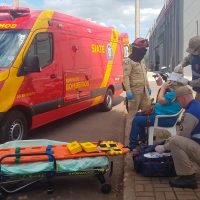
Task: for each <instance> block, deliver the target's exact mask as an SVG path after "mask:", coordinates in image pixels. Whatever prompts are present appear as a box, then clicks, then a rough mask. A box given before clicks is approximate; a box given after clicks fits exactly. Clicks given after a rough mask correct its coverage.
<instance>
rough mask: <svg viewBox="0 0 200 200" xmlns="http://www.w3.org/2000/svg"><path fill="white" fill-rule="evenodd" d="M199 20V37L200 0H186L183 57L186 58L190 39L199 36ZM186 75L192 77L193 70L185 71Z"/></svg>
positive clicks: (187, 69)
mask: <svg viewBox="0 0 200 200" xmlns="http://www.w3.org/2000/svg"><path fill="white" fill-rule="evenodd" d="M197 20H198V21H199V35H200V0H184V10H183V30H184V31H183V38H184V39H183V55H184V56H186V55H187V52H186V51H185V50H186V48H187V46H188V42H189V39H190V38H191V37H193V36H195V35H197ZM184 74H185V76H187V77H190V76H191V68H190V67H187V68H186V69H184Z"/></svg>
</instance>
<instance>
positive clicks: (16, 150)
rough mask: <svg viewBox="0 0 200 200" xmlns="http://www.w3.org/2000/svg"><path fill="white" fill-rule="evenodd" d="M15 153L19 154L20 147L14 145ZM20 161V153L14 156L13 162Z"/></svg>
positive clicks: (17, 162)
mask: <svg viewBox="0 0 200 200" xmlns="http://www.w3.org/2000/svg"><path fill="white" fill-rule="evenodd" d="M15 154H20V147H16V149H15ZM19 162H20V155H18V156H16V158H15V164H19Z"/></svg>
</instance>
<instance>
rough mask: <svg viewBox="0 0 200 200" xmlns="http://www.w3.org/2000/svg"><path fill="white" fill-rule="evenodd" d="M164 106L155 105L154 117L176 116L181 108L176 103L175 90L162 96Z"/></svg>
mask: <svg viewBox="0 0 200 200" xmlns="http://www.w3.org/2000/svg"><path fill="white" fill-rule="evenodd" d="M164 98H165V100H166V102H167V103H166V104H160V103H156V104H155V107H154V113H155V115H173V114H177V113H178V112H179V111H180V110H181V109H182V108H181V106H180V105H179V103H178V102H177V101H176V90H173V91H170V92H167V93H166V94H165V95H164Z"/></svg>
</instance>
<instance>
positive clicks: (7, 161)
mask: <svg viewBox="0 0 200 200" xmlns="http://www.w3.org/2000/svg"><path fill="white" fill-rule="evenodd" d="M94 144H95V143H94ZM107 144H108V145H107ZM87 145H88V144H87ZM39 146H40V147H44V146H46V147H47V148H46V149H45V151H44V149H43V151H35V149H38V147H39ZM49 146H51V147H58V146H59V147H64V146H65V147H66V142H65V143H64V142H59V141H53V140H24V141H23V140H22V141H12V142H7V143H5V144H2V145H0V199H1V196H3V195H4V194H5V193H8V194H9V193H15V192H18V191H20V190H22V189H25V188H26V187H29V186H31V185H32V184H35V183H37V182H39V181H41V180H44V179H46V180H47V192H48V193H51V192H53V187H52V179H53V178H54V177H59V176H72V175H94V176H96V177H97V178H98V180H99V181H100V183H101V191H102V192H103V193H109V192H110V191H111V185H110V184H109V183H107V182H106V180H105V177H104V175H105V174H106V173H109V176H111V175H112V168H113V162H112V161H110V159H109V157H108V155H115V154H124V153H127V152H128V149H126V148H122V146H119V147H120V148H119V147H118V146H117V147H116V146H115V145H114V144H113V143H112V142H106V143H101V145H100V146H101V148H100V149H98V150H99V152H96V150H94V149H93V150H91V148H86V149H85V150H86V151H92V152H85V153H83V152H80V150H79V151H78V152H76V153H74V150H76V148H74V149H73V151H72V152H71V153H72V156H71V157H70V156H69V157H68V158H67V159H66V158H65V159H64V158H63V156H59V153H57V154H56V151H53V150H55V148H51V149H48V148H49ZM72 146H73V145H72ZM83 146H84V145H83ZM100 146H99V147H100ZM108 146H109V147H108ZM14 149H15V152H13V150H14ZM16 149H17V150H16ZM20 149H21V151H19V150H20ZM27 149H29V150H30V149H34V151H27ZM41 149H42V148H40V150H41ZM113 149H115V150H116V152H118V153H116V152H115V151H113ZM22 150H24V152H23V151H22ZM68 150H69V149H68ZM5 152H7V154H6V153H5ZM52 152H53V153H52ZM54 153H55V154H54ZM68 153H69V152H68ZM98 153H99V154H98ZM78 155H79V156H78ZM87 155H88V156H87ZM90 155H92V156H90ZM27 158H29V159H27ZM34 158H37V159H34ZM30 160H32V162H30ZM13 186H15V187H13Z"/></svg>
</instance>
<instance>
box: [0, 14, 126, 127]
mask: <svg viewBox="0 0 200 200" xmlns="http://www.w3.org/2000/svg"><path fill="white" fill-rule="evenodd" d="M41 13H42V11H30V15H28V16H25V17H19V18H16V19H15V20H13V21H9V20H6V21H1V22H0V24H5V26H6V24H11V23H12V24H16V27H15V28H14V29H28V30H30V31H31V33H30V34H33V36H32V37H31V38H30V43H31V41H32V40H33V38H34V34H35V33H34V32H44V30H43V29H42V28H41V30H40V29H39V30H38V29H37V30H32V29H33V27H34V24H35V23H36V21H37V19H38V17H39V16H40V15H41ZM48 24H49V27H48V29H45V32H50V33H52V35H53V62H52V63H51V64H49V65H48V66H46V67H45V68H43V69H42V71H41V72H37V73H29V74H27V75H25V76H24V80H23V82H22V84H21V86H20V88H19V89H18V91H17V92H16V98H15V100H14V102H13V104H12V106H11V108H10V109H12V108H13V107H15V106H19V105H20V106H22V107H24V108H27V109H30V110H31V112H32V116H31V119H32V127H31V128H36V127H38V126H41V125H43V124H46V123H48V122H51V121H54V120H57V119H59V118H62V117H65V116H67V115H70V114H72V113H75V112H78V111H80V110H83V109H86V108H89V107H91V106H93V105H94V101H95V99H96V98H98V97H101V96H102V97H104V96H105V93H106V90H107V89H108V88H112V90H113V92H114V95H115V96H117V95H119V94H120V93H121V92H122V89H121V88H120V86H121V83H122V62H123V47H124V43H123V41H122V39H121V38H120V37H118V36H117V34H118V33H117V32H116V31H114V30H113V29H112V28H108V27H103V26H100V25H97V24H95V23H92V22H89V21H86V20H82V19H78V18H75V17H72V16H69V15H64V14H61V13H57V12H54V14H53V16H52V18H51V20H50V21H48ZM2 26H4V25H2ZM0 29H1V25H0ZM117 37H118V39H117V41H115V43H116V44H114V42H113V44H112V40H113V39H112V38H114V39H115V38H117ZM124 37H127V38H128V36H127V35H125V36H123V38H124ZM29 45H30V44H29ZM109 45H110V46H112V52H111V53H112V55H111V56H113V57H112V58H109V52H108V51H109ZM115 46H116V49H115ZM27 48H28V46H27ZM109 59H110V60H109ZM109 62H110V63H109ZM20 65H21V63H19V66H17V68H20ZM15 67H16V66H15ZM109 67H110V68H111V70H108V68H109ZM103 99H104V98H101V99H100V100H98V103H102V101H103Z"/></svg>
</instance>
